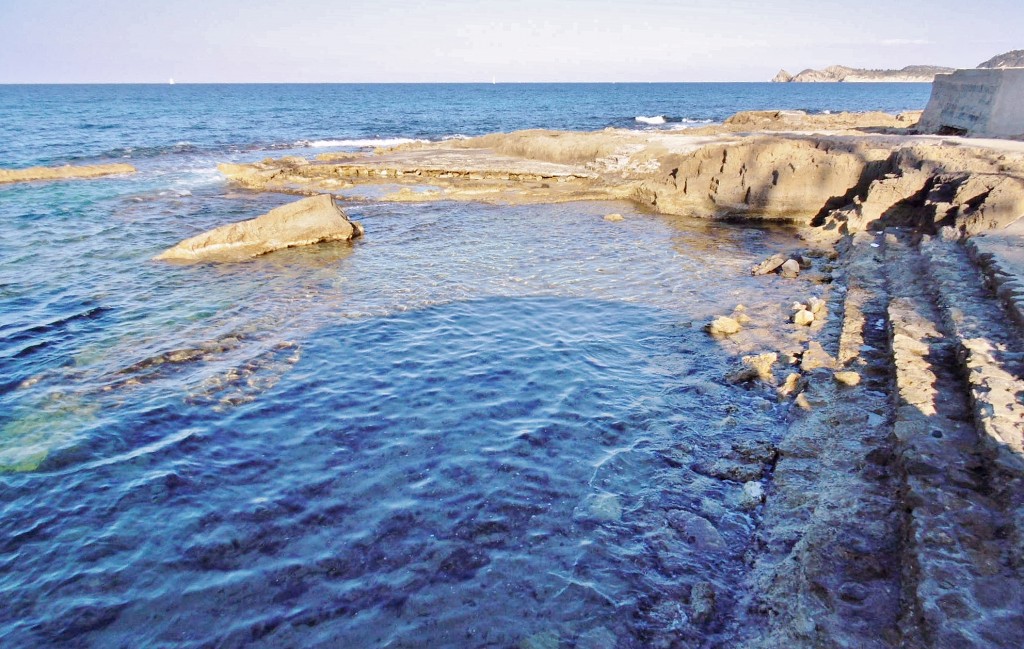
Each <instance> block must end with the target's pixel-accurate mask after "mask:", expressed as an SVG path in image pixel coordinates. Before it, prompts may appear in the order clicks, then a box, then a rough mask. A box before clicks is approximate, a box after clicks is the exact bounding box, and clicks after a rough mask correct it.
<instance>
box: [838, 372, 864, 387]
mask: <svg viewBox="0 0 1024 649" xmlns="http://www.w3.org/2000/svg"><path fill="white" fill-rule="evenodd" d="M833 376H834V377H835V379H836V382H837V383H841V384H843V385H849V386H854V385H857V384H858V383H860V374H858V373H856V372H851V371H845V372H836V373H835V374H833Z"/></svg>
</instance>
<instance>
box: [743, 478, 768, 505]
mask: <svg viewBox="0 0 1024 649" xmlns="http://www.w3.org/2000/svg"><path fill="white" fill-rule="evenodd" d="M763 502H764V486H763V485H762V484H761V483H760V482H757V481H755V480H751V481H749V482H745V483H744V484H743V492H742V493H741V494H740V507H742V508H743V509H756V508H757V506H758V505H760V504H761V503H763Z"/></svg>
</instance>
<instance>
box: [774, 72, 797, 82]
mask: <svg viewBox="0 0 1024 649" xmlns="http://www.w3.org/2000/svg"><path fill="white" fill-rule="evenodd" d="M792 80H793V75H791V74H790V73H788V72H786V71H785V70H779V73H778V74H776V75H775V76H774V77H773V78H772V83H789V82H790V81H792Z"/></svg>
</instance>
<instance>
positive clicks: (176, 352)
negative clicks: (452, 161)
mask: <svg viewBox="0 0 1024 649" xmlns="http://www.w3.org/2000/svg"><path fill="white" fill-rule="evenodd" d="M929 92H930V85H927V84H850V85H847V84H578V85H577V84H536V85H531V84H524V85H503V84H499V85H490V84H488V85H180V84H179V85H173V86H172V85H166V86H165V85H159V86H157V85H151V86H146V85H138V86H135V85H123V86H122V85H110V86H103V85H94V86H92V85H84V86H0V167H3V168H20V167H27V166H33V165H59V164H65V163H71V164H91V163H106V162H130V163H131V164H133V165H135V166H136V167H137V168H138V173H137V174H134V175H131V176H123V177H110V178H104V179H96V180H87V181H67V182H48V183H29V184H19V185H7V186H0V646H5V647H8V646H9V647H48V646H61V647H63V646H67V647H141V646H151V647H161V646H168V647H170V646H174V647H235V646H263V647H410V648H411V647H432V648H438V647H532V648H540V647H562V648H572V647H578V648H589V649H594V648H603V649H614V648H618V649H625V648H633V647H651V646H663V647H699V646H709V647H711V646H723V647H724V646H732V645H734V644H735V643H737V642H740V641H742V640H743V639H745V638H748V637H751V636H756V635H757V633H758V630H759V628H760V627H759V625H760V624H761V623H762V622H763V621H762V620H760V619H759V618H757V617H756V616H751V614H749V613H748V611H747V606H746V600H745V593H747V592H749V590H750V584H749V583H748V582H747V576H748V574H749V570H750V565H751V561H752V560H753V558H756V546H755V544H754V538H755V533H756V529H757V526H758V524H759V518H758V511H757V510H756V509H755V510H748V509H744V508H742V507H740V506H739V505H738V497H739V494H740V492H741V488H742V482H738V481H735V480H733V479H729V478H728V477H723V476H722V475H720V472H716V471H715V470H713V469H712V468H709V467H713V466H714V464H715V462H716V461H717V460H719V459H720V458H721V457H723V456H727V455H729V454H730V453H733V452H734V450H733V447H734V446H736V445H741V444H746V445H750V444H755V445H756V444H763V445H768V444H771V443H772V442H773V441H777V440H778V438H779V436H780V435H781V434H782V433H783V431H784V430H785V425H786V421H787V418H788V412H787V408H786V406H785V404H779V403H776V402H775V401H774V400H771V399H767V398H765V396H766V395H765V394H764V393H761V392H758V391H757V390H747V389H744V388H743V387H739V386H733V385H730V384H729V383H728V382H726V381H725V380H724V379H723V378H722V377H723V376H724V375H725V374H726V373H727V372H728V370H729V368H730V367H732V365H733V364H734V363H735V362H736V356H737V355H738V354H739V352H740V350H738V349H736V348H734V347H730V343H728V342H725V343H717V342H715V341H713V340H711V339H709V338H708V336H707V335H706V334H705V333H704V332H703V331H702V330H701V325H702V324H703V322H705V321H706V320H707V319H708V318H710V317H711V316H713V315H716V314H721V313H728V312H729V311H731V310H732V308H733V307H734V306H736V305H737V304H740V303H744V304H748V305H758V304H761V305H765V304H774V305H778V304H788V303H789V302H792V301H793V300H796V299H806V297H807V296H809V295H814V294H820V291H821V287H820V286H819V285H816V284H814V283H813V282H811V281H809V280H803V279H800V280H795V281H787V280H782V279H778V278H751V277H749V274H748V272H747V269H748V268H749V266H750V265H751V264H752V263H754V262H756V261H757V260H759V258H762V257H763V256H765V255H766V254H770V253H772V252H775V251H777V250H785V249H787V248H791V247H793V246H794V245H796V244H795V243H794V241H793V240H792V238H791V237H790V234H789V233H788V232H787V231H785V230H784V229H781V228H768V227H759V228H754V227H749V226H748V227H744V226H741V225H729V224H715V223H708V222H704V221H699V220H694V219H688V218H685V217H665V216H660V215H656V214H651V213H643V212H639V211H637V209H636V208H635V207H633V206H631V205H629V204H624V203H618V204H616V203H611V204H608V203H569V204H559V205H551V206H515V207H509V206H495V205H486V204H473V203H453V202H451V203H450V202H438V203H429V204H408V205H407V204H392V203H375V202H373V201H359V202H348V203H343V207H344V209H345V210H346V211H347V213H348V214H349V215H350V216H351V217H352V218H354V219H357V220H359V221H361V222H362V223H363V224H364V226H365V228H366V236H365V237H364V238H363V239H362V240H359V241H357V242H356V243H354V244H349V243H335V244H328V245H321V246H315V247H309V248H302V249H292V250H285V251H280V252H277V253H273V254H269V255H265V256H263V257H260V258H257V259H255V260H252V261H249V262H245V263H237V264H223V265H210V264H197V265H168V264H162V263H156V262H153V261H151V257H152V256H153V255H155V254H157V253H158V252H160V251H161V250H163V249H164V248H167V247H169V246H171V245H173V244H174V243H176V242H177V241H179V240H181V239H182V238H185V237H188V236H191V235H194V234H196V233H198V232H201V231H203V230H206V229H209V228H211V227H215V226H217V225H221V224H224V223H228V222H232V221H237V220H241V219H245V218H252V217H254V216H256V215H258V214H261V213H263V212H266V211H267V210H269V209H271V208H273V207H275V206H278V205H282V204H284V203H287V202H289V201H291V200H294V197H289V196H283V195H276V194H257V193H251V192H246V191H242V190H239V189H237V188H234V187H232V186H230V185H229V184H227V183H226V182H225V181H224V179H223V178H222V177H221V176H220V175H219V174H218V173H217V171H216V165H217V164H218V163H219V162H227V161H252V160H260V159H263V158H266V157H278V156H282V155H307V156H308V155H313V154H316V153H320V152H325V151H334V150H342V151H346V150H347V151H356V150H365V149H366V147H370V146H374V145H379V144H387V143H396V142H401V141H407V140H432V141H436V140H443V139H445V138H455V137H466V136H472V135H477V134H482V133H488V132H494V131H509V130H516V129H524V128H554V129H570V130H591V129H601V128H605V127H609V126H612V127H621V128H634V129H663V130H671V129H685V128H688V127H690V126H693V125H701V124H705V123H710V122H716V121H721V120H722V119H724V118H725V117H727V116H728V115H730V114H732V113H734V112H736V111H739V110H749V109H768V108H785V109H803V110H808V111H812V112H821V111H833V112H835V111H841V110H857V111H862V110H884V111H889V112H897V111H902V110H909V109H921V108H923V106H924V104H925V103H926V101H927V99H928V95H929ZM638 118H641V119H638ZM613 211H614V212H620V213H622V214H624V215H625V216H626V220H625V221H623V222H622V223H617V224H610V223H608V222H605V221H604V220H603V218H602V217H603V215H604V214H607V213H608V212H613ZM776 308H777V307H776ZM753 310H754V312H755V313H756V308H754V309H753ZM759 351H772V350H768V349H765V350H759ZM766 471H767V468H766ZM753 479H760V480H762V481H763V482H764V484H765V485H766V486H767V484H768V483H767V480H768V478H767V475H764V476H761V477H757V476H755V477H754V478H753ZM697 584H702V586H701V588H706V587H708V586H709V587H710V588H711V589H712V590H713V591H714V593H715V605H714V613H713V615H711V616H710V618H707V616H700V615H695V612H694V610H695V609H694V608H693V606H692V602H691V595H692V591H693V590H694V586H695V585H697Z"/></svg>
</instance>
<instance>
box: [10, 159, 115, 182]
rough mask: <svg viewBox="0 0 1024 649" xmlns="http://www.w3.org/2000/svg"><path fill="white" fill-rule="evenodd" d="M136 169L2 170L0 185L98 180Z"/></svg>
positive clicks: (100, 166) (40, 168)
mask: <svg viewBox="0 0 1024 649" xmlns="http://www.w3.org/2000/svg"><path fill="white" fill-rule="evenodd" d="M133 173H135V167H133V166H131V165H130V164H123V163H116V164H106V165H84V166H79V167H73V166H71V165H65V166H63V167H29V168H28V169H0V184H4V183H23V182H30V181H34V180H66V179H72V178H98V177H100V176H112V175H116V174H133Z"/></svg>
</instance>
